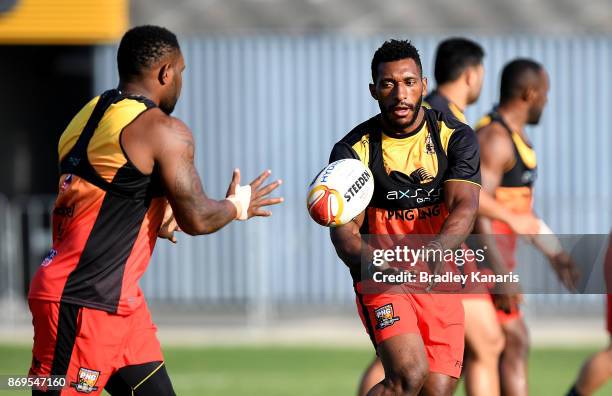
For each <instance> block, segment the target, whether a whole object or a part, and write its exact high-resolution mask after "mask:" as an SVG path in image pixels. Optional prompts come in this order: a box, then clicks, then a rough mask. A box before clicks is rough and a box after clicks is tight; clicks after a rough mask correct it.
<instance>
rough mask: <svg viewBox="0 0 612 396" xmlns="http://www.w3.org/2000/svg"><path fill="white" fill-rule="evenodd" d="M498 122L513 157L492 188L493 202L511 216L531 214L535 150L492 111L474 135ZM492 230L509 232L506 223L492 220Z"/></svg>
mask: <svg viewBox="0 0 612 396" xmlns="http://www.w3.org/2000/svg"><path fill="white" fill-rule="evenodd" d="M493 122H499V123H500V125H502V126H503V127H504V129H506V131H508V135H509V136H510V138H511V139H512V146H513V150H514V158H513V160H512V163H510V164H509V165H508V167H507V168H506V169H504V175H503V177H502V180H501V183H500V185H499V187H497V188H496V189H495V200H496V201H497V202H499V203H500V204H501V205H503V206H504V207H506V208H508V209H509V210H511V211H512V212H514V213H517V214H521V213H523V214H524V213H531V212H532V211H533V184H534V182H535V180H536V176H537V161H536V153H535V150H534V149H533V148H532V147H531V144H530V143H528V142H526V141H524V140H523V138H522V137H521V135H520V134H519V133H518V132H516V131H513V130H512V129H510V127H509V126H508V124H506V122H505V121H504V120H503V118H502V117H501V116H500V115H499V113H498V112H497V111H495V110H493V111H492V112H491V113H489V114H487V115H486V116H485V117H483V118H482V119H481V120H480V121H479V122H478V124H477V125H476V133H478V131H479V130H480V129H481V128H484V127H485V126H487V125H489V124H491V123H493ZM493 228H494V230H495V232H496V233H498V234H509V233H511V232H512V231H511V230H510V227H508V225H507V224H505V223H502V222H499V221H494V222H493Z"/></svg>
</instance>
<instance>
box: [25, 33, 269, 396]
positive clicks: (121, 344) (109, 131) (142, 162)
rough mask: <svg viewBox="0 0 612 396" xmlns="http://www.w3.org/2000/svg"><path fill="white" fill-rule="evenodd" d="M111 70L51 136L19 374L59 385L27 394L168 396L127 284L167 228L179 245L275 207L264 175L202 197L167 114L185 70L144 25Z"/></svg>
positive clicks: (150, 330)
mask: <svg viewBox="0 0 612 396" xmlns="http://www.w3.org/2000/svg"><path fill="white" fill-rule="evenodd" d="M117 63H118V68H119V77H120V82H119V87H118V89H113V90H110V91H106V92H104V93H103V94H102V95H101V96H99V97H96V98H94V99H93V100H91V101H90V102H89V103H88V104H87V105H85V107H84V108H83V109H82V110H81V111H80V112H79V113H78V114H77V115H76V116H75V117H74V118H73V119H72V121H71V122H70V124H69V125H68V127H67V128H66V130H65V131H64V133H63V134H62V136H61V138H60V142H59V157H60V173H61V178H60V181H59V193H58V197H57V200H56V204H55V209H54V212H53V248H52V249H51V251H50V253H49V255H48V256H47V258H46V259H45V260H44V261H43V263H42V265H41V267H40V268H39V270H38V271H37V272H36V275H35V276H34V279H33V280H32V284H31V287H30V293H29V296H28V299H29V305H30V309H31V311H32V316H33V324H34V347H33V358H32V366H31V368H30V374H31V375H38V376H47V375H61V376H65V375H66V376H67V385H68V387H67V388H65V389H63V390H62V391H61V392H60V391H48V392H44V390H45V389H40V390H34V391H33V394H34V395H42V394H55V395H59V394H62V395H76V394H82V393H89V394H96V395H98V394H100V393H101V392H102V389H105V388H106V390H107V391H108V392H109V393H110V394H112V395H173V394H174V391H173V388H172V384H171V382H170V379H169V377H168V374H167V372H166V368H165V366H164V358H163V355H162V352H161V348H160V345H159V342H158V340H157V336H156V327H155V325H154V324H153V322H152V320H151V315H150V313H149V310H148V308H147V304H146V302H145V300H144V297H143V294H142V290H141V289H140V287H139V285H138V282H139V279H140V277H141V276H142V274H143V273H144V271H145V270H146V267H147V265H148V263H149V259H150V257H151V254H152V252H153V248H154V246H155V242H156V238H157V236H158V232H159V233H160V235H161V236H163V237H166V238H168V239H171V240H173V239H174V236H173V233H174V231H175V230H176V229H177V225H176V223H178V226H179V227H180V229H181V230H182V231H184V232H186V233H188V234H190V235H199V234H208V233H212V232H215V231H217V230H218V229H220V228H221V227H223V226H224V225H226V224H228V223H230V222H231V221H233V220H235V219H241V220H246V219H248V218H250V217H253V216H269V215H270V213H269V212H268V211H266V210H263V209H262V207H265V206H267V205H272V204H276V203H279V202H280V201H281V198H268V194H270V192H272V191H273V190H274V189H275V188H277V187H278V185H279V183H280V181H276V182H274V183H271V184H269V185H268V186H265V187H262V186H261V185H262V182H263V181H264V179H266V178H267V177H268V175H269V172H264V173H263V174H261V175H260V176H259V177H258V178H257V179H256V180H255V181H254V182H253V183H251V184H250V186H244V187H242V186H240V185H239V183H240V173H239V171H238V170H235V171H234V175H233V178H232V181H231V184H230V186H229V189H228V192H227V196H226V198H225V199H223V200H214V199H211V198H208V197H207V196H206V194H205V193H204V190H203V189H202V184H201V182H200V177H199V176H198V172H197V171H196V168H195V166H194V163H193V158H194V141H193V135H192V133H191V131H190V130H189V128H188V127H187V125H185V124H184V123H183V122H182V121H180V120H179V119H177V118H174V117H171V116H170V113H172V111H173V109H174V106H175V104H176V102H177V100H178V98H179V95H180V91H181V84H182V77H181V74H182V72H183V70H184V68H185V63H184V60H183V56H182V55H181V50H180V47H179V43H178V41H177V39H176V36H175V35H174V34H173V33H171V32H169V31H168V30H166V29H164V28H160V27H155V26H141V27H137V28H134V29H132V30H130V31H128V32H127V33H126V34H125V35H124V37H123V38H122V40H121V44H120V46H119V51H118V55H117ZM166 199H167V201H166ZM167 202H169V203H170V206H171V208H172V211H173V212H174V216H175V217H176V223H175V222H174V220H173V218H172V215H171V213H172V212H171V211H170V210H169V209H167ZM162 220H163V221H164V227H163V228H160V227H161V225H162ZM176 270H177V271H180V269H179V268H177V269H176Z"/></svg>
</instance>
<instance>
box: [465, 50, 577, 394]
mask: <svg viewBox="0 0 612 396" xmlns="http://www.w3.org/2000/svg"><path fill="white" fill-rule="evenodd" d="M548 88H549V84H548V75H547V73H546V71H545V70H544V68H543V67H542V66H541V65H540V64H538V63H536V62H534V61H532V60H528V59H517V60H514V61H512V62H510V63H508V64H507V65H506V66H505V67H504V69H503V71H502V76H501V87H500V101H499V107H497V108H496V109H494V110H493V111H492V112H491V113H490V114H489V115H488V116H486V117H485V118H484V119H483V120H481V122H480V123H479V125H478V127H477V130H476V132H477V135H478V140H479V142H480V151H481V166H482V191H481V193H480V207H479V210H478V212H479V217H478V220H477V224H476V229H477V231H478V232H479V233H482V234H485V235H494V234H495V235H498V236H499V235H502V237H496V239H495V241H496V244H494V245H495V246H496V247H497V249H495V248H493V246H490V249H489V252H488V253H490V255H489V256H491V255H492V253H493V251H497V253H498V254H497V257H496V259H494V260H491V262H490V264H491V266H492V267H493V270H494V271H495V273H498V274H501V273H506V272H507V271H511V270H512V269H514V267H515V266H516V262H515V258H514V252H515V247H516V239H517V236H521V235H522V236H524V237H525V238H527V240H529V241H530V242H532V243H533V244H534V245H535V246H536V247H537V248H538V249H540V250H541V251H542V252H543V253H544V254H545V255H546V256H547V258H548V259H549V261H550V263H551V265H552V267H553V268H554V269H555V271H556V272H557V274H558V276H559V278H560V279H561V281H562V282H563V283H564V284H565V285H566V287H568V288H569V289H570V290H571V289H573V287H574V282H575V281H576V277H577V273H576V271H575V265H574V264H573V262H572V260H571V258H570V256H569V255H568V254H567V253H566V252H564V251H563V250H562V249H561V246H560V244H559V241H558V240H557V239H556V237H555V236H554V235H553V234H552V231H550V229H549V228H548V227H547V226H546V224H544V223H543V222H542V220H540V219H538V218H537V217H536V216H535V214H534V213H533V209H532V203H533V202H532V201H533V183H534V181H535V177H536V156H535V151H534V149H533V148H532V146H531V144H530V143H529V140H528V138H527V135H526V134H525V130H524V128H525V126H526V125H537V124H538V122H539V120H540V117H541V115H542V112H543V110H544V106H545V105H546V102H547V94H548ZM499 253H501V255H500V254H499ZM502 257H503V258H502ZM488 259H489V257H488ZM494 298H495V303H496V305H497V307H498V311H497V315H498V320H499V322H500V323H501V327H502V330H503V333H504V337H505V346H504V350H503V352H502V355H501V359H500V380H501V392H502V394H505V395H513V396H514V395H516V396H522V395H527V394H528V386H527V354H528V349H529V346H528V335H527V328H526V326H525V322H524V320H523V318H522V315H521V313H520V311H519V299H520V297H519V295H518V294H516V293H505V292H502V293H496V294H495V295H494Z"/></svg>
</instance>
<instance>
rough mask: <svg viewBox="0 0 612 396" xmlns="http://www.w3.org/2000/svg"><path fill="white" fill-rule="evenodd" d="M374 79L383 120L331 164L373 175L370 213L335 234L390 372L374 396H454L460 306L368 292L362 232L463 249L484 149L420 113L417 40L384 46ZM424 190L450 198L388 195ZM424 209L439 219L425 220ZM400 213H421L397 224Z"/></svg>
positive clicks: (356, 135)
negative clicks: (352, 161)
mask: <svg viewBox="0 0 612 396" xmlns="http://www.w3.org/2000/svg"><path fill="white" fill-rule="evenodd" d="M372 79H373V84H371V85H370V92H371V94H372V97H373V98H374V99H375V100H377V101H378V104H379V107H380V111H381V112H380V114H379V115H377V116H375V117H373V118H372V119H370V120H368V121H366V122H364V123H362V124H360V125H359V126H357V127H356V128H355V129H353V130H352V131H351V132H350V133H349V134H348V135H347V136H345V137H344V138H343V139H342V140H341V141H340V142H338V143H336V145H335V146H334V149H333V151H332V154H331V156H330V161H335V160H338V159H341V158H356V159H360V160H361V161H362V162H364V164H366V165H368V166H369V167H370V169H372V171H373V175H374V183H375V185H376V189H375V193H374V197H373V198H372V202H371V203H370V206H369V207H368V208H367V209H366V211H365V212H364V213H362V214H361V215H360V216H358V217H357V218H356V219H355V220H354V221H353V222H351V223H348V224H346V225H343V226H340V227H336V228H332V229H331V238H332V242H333V243H334V246H335V248H336V252H337V253H338V256H339V257H340V258H341V259H342V260H343V261H344V262H345V263H346V265H347V266H348V267H349V269H350V270H351V275H352V276H353V280H354V282H355V292H356V296H357V305H358V311H359V314H360V316H361V318H362V321H363V323H364V326H365V327H366V329H367V331H368V333H369V335H370V338H371V339H372V342H373V343H374V346H375V348H376V350H377V354H378V355H379V356H380V358H381V360H382V364H383V366H384V371H385V378H384V380H382V381H381V382H380V383H378V384H377V385H375V386H374V387H373V388H372V389H371V390H370V391H369V392H368V395H371V396H374V395H399V394H401V395H416V394H423V395H450V394H451V393H452V390H453V388H454V384H455V382H456V378H457V377H458V376H459V374H460V372H461V360H462V359H463V309H462V306H461V303H460V300H459V299H457V298H456V297H455V296H452V295H450V296H449V295H443V294H435V293H424V294H412V293H407V294H385V293H380V294H368V293H364V292H363V282H361V249H362V239H361V235H362V234H382V235H386V234H396V235H405V234H434V235H437V237H436V244H437V246H438V247H439V248H440V247H441V248H448V247H453V248H456V247H458V246H459V245H460V244H461V243H462V242H463V239H464V238H465V236H466V235H467V234H468V233H469V232H470V231H471V229H472V225H473V221H474V219H475V215H476V212H477V207H478V194H479V189H480V186H479V184H478V183H479V172H480V171H479V154H478V145H477V142H476V137H475V135H474V133H473V132H472V130H471V129H470V128H469V127H468V126H466V125H465V124H462V123H460V122H458V121H457V120H456V119H455V118H454V117H449V116H446V115H443V114H442V113H439V112H436V111H434V110H429V109H425V108H423V107H422V106H421V104H422V100H423V95H424V93H425V92H426V89H427V81H426V79H425V78H423V76H422V68H421V62H420V57H419V54H418V52H417V50H416V48H414V47H413V46H412V44H410V43H409V42H407V41H398V40H391V41H387V42H385V43H384V44H383V45H382V46H381V47H380V48H379V49H378V50H377V51H376V53H375V54H374V57H373V59H372ZM406 158H408V159H409V160H408V161H407V160H406ZM446 159H448V164H447V166H445V165H444V162H445V161H446ZM438 165H439V166H440V168H438ZM423 185H427V188H428V189H433V190H435V189H438V188H440V189H443V192H444V193H443V194H440V195H438V196H437V198H434V199H432V200H425V199H423V198H424V197H422V196H416V197H414V196H413V197H411V198H404V199H402V200H401V201H400V200H393V199H392V198H389V194H388V192H389V191H390V189H392V188H400V189H402V191H403V190H405V189H412V190H411V191H416V194H417V195H418V191H424V189H422V188H420V187H421V186H423ZM442 196H443V197H444V198H441V197H442ZM422 211H428V212H429V213H430V214H431V213H433V215H432V216H429V217H427V216H420V214H422ZM396 212H401V213H407V212H410V213H412V214H414V216H410V215H407V216H397V217H395V216H393V213H396ZM383 309H386V310H387V311H386V312H389V311H390V318H391V319H393V320H392V321H391V322H390V323H389V322H386V321H385V320H382V319H381V315H380V312H381V310H383ZM419 392H420V393H419Z"/></svg>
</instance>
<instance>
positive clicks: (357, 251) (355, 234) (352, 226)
mask: <svg viewBox="0 0 612 396" xmlns="http://www.w3.org/2000/svg"><path fill="white" fill-rule="evenodd" d="M364 218H365V212H362V213H361V214H360V215H359V216H357V217H356V218H355V219H353V221H350V222H348V223H347V224H344V225H341V226H338V227H333V228H330V229H329V233H330V236H331V240H332V243H333V244H334V248H335V249H336V253H337V254H338V257H340V259H341V260H342V261H343V262H344V264H346V265H347V266H348V267H349V268H359V266H360V265H361V253H362V239H361V232H360V231H359V230H360V228H361V226H362V224H363V220H364Z"/></svg>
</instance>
